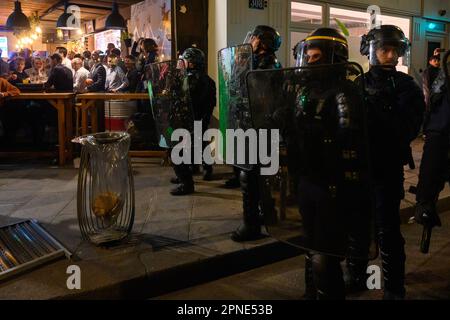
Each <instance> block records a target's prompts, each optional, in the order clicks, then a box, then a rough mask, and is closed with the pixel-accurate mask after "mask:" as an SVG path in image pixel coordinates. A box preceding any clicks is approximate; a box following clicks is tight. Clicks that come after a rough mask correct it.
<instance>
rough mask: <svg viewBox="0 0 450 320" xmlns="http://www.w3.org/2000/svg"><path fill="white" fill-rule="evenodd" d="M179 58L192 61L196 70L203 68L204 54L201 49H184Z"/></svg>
mask: <svg viewBox="0 0 450 320" xmlns="http://www.w3.org/2000/svg"><path fill="white" fill-rule="evenodd" d="M181 58H182V59H184V60H187V61H188V62H190V63H192V64H193V65H194V69H196V70H203V69H204V68H205V66H206V58H205V54H204V52H203V51H202V50H200V49H197V48H188V49H186V50H185V51H184V52H183V55H182V56H181Z"/></svg>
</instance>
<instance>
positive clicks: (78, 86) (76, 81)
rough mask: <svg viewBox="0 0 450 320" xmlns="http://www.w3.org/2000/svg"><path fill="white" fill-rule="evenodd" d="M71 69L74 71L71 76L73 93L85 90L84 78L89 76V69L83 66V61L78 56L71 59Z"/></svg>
mask: <svg viewBox="0 0 450 320" xmlns="http://www.w3.org/2000/svg"><path fill="white" fill-rule="evenodd" d="M72 69H73V71H74V73H75V74H74V77H73V91H74V92H75V93H85V92H87V89H86V87H87V83H86V80H87V79H88V78H89V71H88V70H86V69H85V68H84V67H83V61H82V60H81V59H80V58H75V59H73V60H72Z"/></svg>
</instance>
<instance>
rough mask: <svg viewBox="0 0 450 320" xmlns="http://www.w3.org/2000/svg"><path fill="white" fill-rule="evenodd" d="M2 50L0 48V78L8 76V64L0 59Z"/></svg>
mask: <svg viewBox="0 0 450 320" xmlns="http://www.w3.org/2000/svg"><path fill="white" fill-rule="evenodd" d="M2 53H3V50H2V48H0V77H7V76H8V75H9V64H8V62H6V61H4V60H3V58H2Z"/></svg>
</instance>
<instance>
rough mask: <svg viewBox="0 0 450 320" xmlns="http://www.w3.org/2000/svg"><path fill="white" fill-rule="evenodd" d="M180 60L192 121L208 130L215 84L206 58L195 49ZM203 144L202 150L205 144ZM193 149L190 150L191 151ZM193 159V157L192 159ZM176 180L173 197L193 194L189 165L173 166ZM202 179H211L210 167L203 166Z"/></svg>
mask: <svg viewBox="0 0 450 320" xmlns="http://www.w3.org/2000/svg"><path fill="white" fill-rule="evenodd" d="M181 59H182V60H184V61H185V65H186V68H187V77H188V79H187V80H188V84H189V92H190V97H191V102H192V107H193V111H194V120H195V121H202V130H203V132H205V131H206V130H208V127H209V124H210V121H211V117H212V113H213V110H214V107H215V106H216V84H215V82H214V80H212V79H211V78H210V77H209V76H208V75H207V73H206V58H205V54H204V53H203V51H201V50H200V49H197V48H188V49H186V50H185V51H184V53H183V55H182V56H181ZM202 143H203V148H204V147H205V143H204V142H203V141H202ZM193 149H194V148H192V150H193ZM192 159H193V157H192ZM174 170H175V174H176V176H177V177H176V178H174V179H172V180H171V182H172V183H173V184H178V187H177V188H175V189H174V190H172V192H171V194H172V195H174V196H183V195H188V194H191V193H193V192H194V180H193V178H192V170H191V168H190V166H189V165H187V164H181V165H176V166H174ZM203 174H204V176H203V179H204V180H205V181H210V180H211V179H212V166H211V165H207V164H203Z"/></svg>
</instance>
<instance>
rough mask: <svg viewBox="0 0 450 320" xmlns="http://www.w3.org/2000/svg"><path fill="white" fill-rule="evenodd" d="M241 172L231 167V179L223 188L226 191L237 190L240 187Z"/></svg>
mask: <svg viewBox="0 0 450 320" xmlns="http://www.w3.org/2000/svg"><path fill="white" fill-rule="evenodd" d="M240 174H241V171H240V169H239V168H236V167H233V177H231V178H230V179H229V180H227V181H226V182H225V188H227V189H237V188H239V187H240V186H241V181H240Z"/></svg>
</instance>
